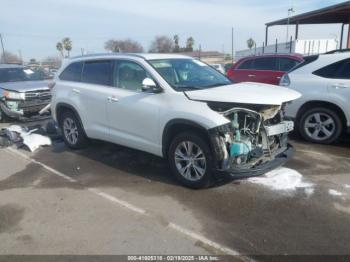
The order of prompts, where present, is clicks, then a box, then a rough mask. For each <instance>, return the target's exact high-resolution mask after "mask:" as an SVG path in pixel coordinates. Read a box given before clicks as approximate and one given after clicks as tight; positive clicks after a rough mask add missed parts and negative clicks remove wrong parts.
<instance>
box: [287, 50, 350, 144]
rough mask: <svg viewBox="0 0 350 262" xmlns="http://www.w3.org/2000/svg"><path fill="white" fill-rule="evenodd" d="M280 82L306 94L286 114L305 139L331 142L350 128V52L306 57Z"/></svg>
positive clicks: (291, 105)
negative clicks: (293, 121) (293, 120)
mask: <svg viewBox="0 0 350 262" xmlns="http://www.w3.org/2000/svg"><path fill="white" fill-rule="evenodd" d="M280 84H281V85H283V86H287V87H289V88H292V89H295V90H296V91H298V92H300V93H302V97H301V98H299V99H297V100H295V101H293V102H292V103H291V104H289V105H288V106H287V108H286V116H288V117H291V118H293V119H295V120H296V121H295V123H296V125H297V127H298V131H299V133H300V134H301V136H302V137H303V138H304V139H306V140H308V141H311V142H315V143H323V144H329V143H332V142H334V141H335V140H336V139H337V138H338V137H339V136H340V134H341V133H342V132H346V131H350V104H349V102H350V52H346V51H345V52H339V51H337V52H332V53H327V54H323V55H316V56H310V57H306V58H305V62H304V63H302V64H300V65H298V66H297V67H296V68H295V69H294V70H292V71H291V72H290V73H289V74H287V75H285V76H283V77H282V79H281V83H280Z"/></svg>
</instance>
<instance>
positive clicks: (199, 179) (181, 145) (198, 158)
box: [168, 132, 213, 189]
mask: <svg viewBox="0 0 350 262" xmlns="http://www.w3.org/2000/svg"><path fill="white" fill-rule="evenodd" d="M212 159H213V158H212V153H211V150H210V148H209V146H208V143H207V142H206V141H205V139H203V138H202V136H200V135H198V134H196V133H194V132H184V133H181V134H179V135H177V136H175V137H174V138H173V140H172V142H171V145H170V147H169V152H168V160H169V165H170V168H171V171H172V173H173V174H174V176H175V178H176V179H177V180H178V181H179V182H180V183H181V184H182V185H184V186H186V187H189V188H194V189H200V188H207V187H209V186H210V185H211V184H212V182H213V165H212V162H213V160H212Z"/></svg>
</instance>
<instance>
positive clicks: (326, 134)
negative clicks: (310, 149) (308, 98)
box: [299, 107, 343, 144]
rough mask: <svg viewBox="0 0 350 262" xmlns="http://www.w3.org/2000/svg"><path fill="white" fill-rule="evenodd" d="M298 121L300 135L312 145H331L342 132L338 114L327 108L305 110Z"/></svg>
mask: <svg viewBox="0 0 350 262" xmlns="http://www.w3.org/2000/svg"><path fill="white" fill-rule="evenodd" d="M299 119H300V121H299V133H300V135H301V136H302V138H304V139H305V140H307V141H309V142H312V143H319V144H331V143H333V142H334V141H336V140H337V139H338V138H339V136H340V134H341V132H342V130H343V125H342V121H341V119H340V117H339V116H338V114H337V113H336V112H335V111H334V110H331V109H328V108H322V107H316V108H312V109H308V110H305V111H304V112H303V113H302V114H301V116H300V118H299Z"/></svg>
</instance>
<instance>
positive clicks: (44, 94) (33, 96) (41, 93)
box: [25, 89, 51, 101]
mask: <svg viewBox="0 0 350 262" xmlns="http://www.w3.org/2000/svg"><path fill="white" fill-rule="evenodd" d="M48 99H51V92H50V90H48V89H44V90H34V91H27V92H25V100H27V101H30V100H48Z"/></svg>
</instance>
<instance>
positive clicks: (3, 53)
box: [0, 34, 6, 64]
mask: <svg viewBox="0 0 350 262" xmlns="http://www.w3.org/2000/svg"><path fill="white" fill-rule="evenodd" d="M0 40H1V47H2V55H3V57H4V63H5V64H6V55H5V47H4V42H3V41H2V34H0Z"/></svg>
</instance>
